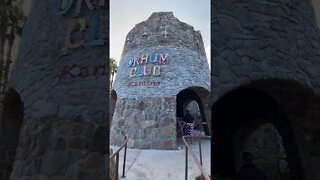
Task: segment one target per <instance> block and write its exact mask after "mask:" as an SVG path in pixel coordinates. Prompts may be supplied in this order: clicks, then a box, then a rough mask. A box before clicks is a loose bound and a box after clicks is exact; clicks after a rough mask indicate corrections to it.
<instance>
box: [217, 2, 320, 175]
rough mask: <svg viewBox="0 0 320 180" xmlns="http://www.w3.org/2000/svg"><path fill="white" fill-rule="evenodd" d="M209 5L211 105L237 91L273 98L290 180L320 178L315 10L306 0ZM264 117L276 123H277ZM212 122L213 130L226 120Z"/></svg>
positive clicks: (319, 51) (319, 47)
mask: <svg viewBox="0 0 320 180" xmlns="http://www.w3.org/2000/svg"><path fill="white" fill-rule="evenodd" d="M212 5H213V13H212V17H215V18H213V19H212V24H211V27H212V34H213V36H212V50H213V52H212V56H213V57H212V65H213V66H212V67H213V69H212V70H213V71H212V72H213V78H212V85H213V87H214V94H213V102H214V105H217V106H218V103H219V102H221V103H223V102H225V101H224V100H225V99H224V97H226V96H228V94H229V93H230V94H229V95H232V94H234V93H235V92H236V91H237V90H239V89H241V88H249V89H251V90H255V91H258V92H262V93H265V94H266V95H265V97H266V98H272V99H274V100H275V102H277V106H279V107H281V109H282V110H283V111H284V113H285V116H286V117H287V118H288V119H286V121H287V122H286V123H287V124H286V125H281V126H277V127H276V128H277V129H278V131H279V132H280V135H281V137H282V138H283V144H284V148H285V150H286V153H287V154H288V152H290V153H291V156H290V155H289V154H288V161H289V166H290V168H291V169H290V173H291V174H290V176H291V178H292V179H306V180H313V179H319V178H320V173H319V171H318V169H319V154H320V151H319V144H317V142H318V139H319V131H318V129H319V127H320V125H319V122H318V121H317V120H315V119H318V118H317V117H318V116H319V115H320V114H319V107H320V101H319V93H320V71H319V69H320V33H319V29H318V28H317V24H316V20H315V17H314V11H319V9H313V7H312V3H311V1H309V0H302V1H298V0H292V1H287V0H279V1H274V0H262V1H246V0H244V1H231V0H226V1H219V2H218V1H216V2H214V3H212ZM235 99H236V98H235ZM220 100H221V101H220ZM230 102H231V104H232V103H236V102H235V101H230ZM257 102H258V101H257ZM239 103H245V102H239ZM259 103H260V102H258V104H259ZM263 111H264V112H265V113H269V112H272V110H270V109H264V110H263ZM228 113H231V112H228ZM272 113H274V114H275V113H276V112H272ZM213 115H214V114H213ZM213 118H215V117H214V116H213ZM267 119H268V121H272V122H274V125H275V124H277V123H279V122H280V120H281V118H279V119H275V118H274V117H267ZM215 120H216V121H215V123H213V125H212V127H217V124H219V123H218V122H223V121H225V119H223V118H221V119H217V118H216V119H215ZM242 125H244V124H242ZM288 129H289V130H290V132H291V131H292V134H290V135H288V133H286V132H287V131H289V130H288ZM226 131H227V130H226ZM284 131H286V132H284ZM290 138H291V139H292V140H288V139H290ZM290 143H293V144H294V145H292V146H288V145H287V144H290ZM295 146H297V150H295V148H294V147H295ZM235 151H238V149H235ZM293 152H294V153H293ZM271 155H272V154H271V153H270V154H269V155H268V156H269V157H270V156H271ZM290 161H291V162H290ZM224 163H225V162H224ZM290 163H291V165H290ZM213 169H215V168H213Z"/></svg>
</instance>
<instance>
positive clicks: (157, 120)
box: [110, 12, 210, 149]
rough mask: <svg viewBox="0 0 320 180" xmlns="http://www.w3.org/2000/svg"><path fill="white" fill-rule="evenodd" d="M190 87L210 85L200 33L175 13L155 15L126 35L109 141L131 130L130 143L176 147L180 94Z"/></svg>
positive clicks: (115, 88)
mask: <svg viewBox="0 0 320 180" xmlns="http://www.w3.org/2000/svg"><path fill="white" fill-rule="evenodd" d="M192 87H199V88H203V89H206V90H207V91H209V88H210V70H209V65H208V62H207V59H206V56H205V51H204V47H203V42H202V37H201V34H200V33H199V32H198V31H195V30H194V28H193V27H192V26H190V25H188V24H186V23H183V22H180V21H179V20H178V19H177V18H176V17H174V16H173V13H172V12H157V13H153V14H152V15H151V16H150V17H149V18H148V20H146V21H143V22H141V23H139V24H137V25H136V26H135V27H134V28H133V29H132V30H131V31H130V32H129V33H128V35H127V37H126V42H125V45H124V49H123V53H122V57H121V60H120V64H119V69H118V72H117V75H116V78H115V83H114V90H115V92H116V94H117V103H116V106H115V113H114V115H113V120H112V125H111V134H110V136H111V137H110V138H111V141H110V142H111V144H120V143H121V142H122V140H123V137H124V134H125V133H127V134H128V136H129V139H130V140H129V146H130V147H134V148H154V149H173V148H174V147H175V139H176V96H177V94H178V93H179V92H180V91H182V90H184V89H187V88H192ZM133 104H134V105H133Z"/></svg>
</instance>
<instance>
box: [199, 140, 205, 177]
mask: <svg viewBox="0 0 320 180" xmlns="http://www.w3.org/2000/svg"><path fill="white" fill-rule="evenodd" d="M199 153H200V165H201V166H202V149H201V139H199ZM203 179H204V177H203V174H202V173H201V180H203Z"/></svg>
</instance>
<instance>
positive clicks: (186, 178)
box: [185, 146, 188, 180]
mask: <svg viewBox="0 0 320 180" xmlns="http://www.w3.org/2000/svg"><path fill="white" fill-rule="evenodd" d="M185 168H186V171H185V176H186V177H185V180H188V147H187V146H186V167H185Z"/></svg>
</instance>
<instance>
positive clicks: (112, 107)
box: [109, 90, 117, 125]
mask: <svg viewBox="0 0 320 180" xmlns="http://www.w3.org/2000/svg"><path fill="white" fill-rule="evenodd" d="M116 103H117V92H116V91H115V90H112V91H111V93H110V103H109V105H110V108H109V111H110V112H109V116H110V122H111V121H112V118H113V114H114V110H115V107H116ZM110 125H111V123H110Z"/></svg>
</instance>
